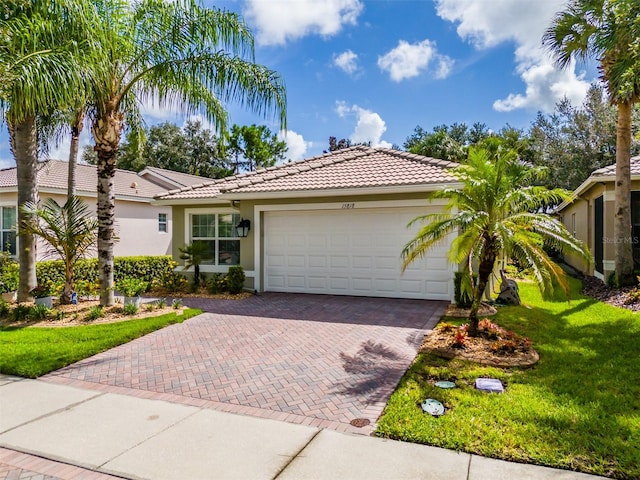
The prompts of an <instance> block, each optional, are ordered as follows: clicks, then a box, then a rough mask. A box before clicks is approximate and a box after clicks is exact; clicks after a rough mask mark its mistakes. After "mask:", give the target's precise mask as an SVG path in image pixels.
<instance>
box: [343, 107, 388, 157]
mask: <svg viewBox="0 0 640 480" xmlns="http://www.w3.org/2000/svg"><path fill="white" fill-rule="evenodd" d="M336 113H337V114H338V115H339V116H340V117H341V118H345V117H347V116H349V115H354V116H355V117H356V119H357V121H356V126H355V127H354V129H353V133H352V134H351V136H350V137H349V140H351V142H353V143H366V142H371V146H372V147H384V148H390V147H391V143H389V142H387V141H385V140H382V135H383V134H384V132H385V131H386V130H387V126H386V123H385V121H384V120H382V117H380V115H378V114H377V113H376V112H372V111H371V110H367V109H366V108H362V107H359V106H358V105H351V106H349V105H347V103H346V102H342V101H338V102H336Z"/></svg>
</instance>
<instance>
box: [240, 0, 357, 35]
mask: <svg viewBox="0 0 640 480" xmlns="http://www.w3.org/2000/svg"><path fill="white" fill-rule="evenodd" d="M363 6H364V5H363V4H362V2H361V1H360V0H295V1H291V0H268V1H267V0H247V5H246V7H245V9H244V11H243V13H244V16H245V17H246V18H247V20H248V21H249V23H252V24H254V25H255V26H256V28H257V32H258V34H257V40H258V43H260V44H262V45H282V44H285V43H286V42H287V41H288V40H295V39H298V38H302V37H304V36H306V35H311V34H317V35H322V36H327V37H328V36H331V35H335V34H336V33H338V32H339V31H340V30H341V29H342V27H343V26H344V25H355V24H356V21H357V19H358V15H360V12H361V11H362V9H363Z"/></svg>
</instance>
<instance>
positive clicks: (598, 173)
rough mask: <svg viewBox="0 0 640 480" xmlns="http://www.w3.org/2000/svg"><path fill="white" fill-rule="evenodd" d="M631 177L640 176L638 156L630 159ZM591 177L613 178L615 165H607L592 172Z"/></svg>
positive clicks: (639, 159)
mask: <svg viewBox="0 0 640 480" xmlns="http://www.w3.org/2000/svg"><path fill="white" fill-rule="evenodd" d="M631 175H640V156H637V157H631ZM591 176H592V177H608V176H611V177H615V176H616V164H615V163H614V164H613V165H607V166H606V167H602V168H599V169H597V170H594V171H593V172H592V173H591Z"/></svg>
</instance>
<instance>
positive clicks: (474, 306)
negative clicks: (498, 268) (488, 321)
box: [467, 241, 498, 337]
mask: <svg viewBox="0 0 640 480" xmlns="http://www.w3.org/2000/svg"><path fill="white" fill-rule="evenodd" d="M497 256H498V255H497V252H496V250H495V248H494V246H493V243H492V242H491V241H487V244H486V245H485V247H484V249H483V252H482V254H481V256H480V263H479V265H478V283H477V284H476V286H475V288H474V290H473V300H472V302H471V311H470V312H469V330H468V331H467V333H468V335H469V336H470V337H477V336H478V310H480V303H481V302H482V297H483V296H484V292H485V290H486V289H487V285H488V284H489V278H490V277H491V274H492V273H493V269H494V267H495V263H496V258H497Z"/></svg>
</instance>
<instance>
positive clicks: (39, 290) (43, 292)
mask: <svg viewBox="0 0 640 480" xmlns="http://www.w3.org/2000/svg"><path fill="white" fill-rule="evenodd" d="M29 294H30V295H31V296H32V297H34V298H45V297H50V296H51V285H48V284H46V283H39V284H38V285H36V286H35V287H34V288H33V289H31V291H30V292H29Z"/></svg>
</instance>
